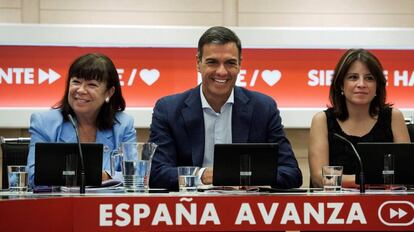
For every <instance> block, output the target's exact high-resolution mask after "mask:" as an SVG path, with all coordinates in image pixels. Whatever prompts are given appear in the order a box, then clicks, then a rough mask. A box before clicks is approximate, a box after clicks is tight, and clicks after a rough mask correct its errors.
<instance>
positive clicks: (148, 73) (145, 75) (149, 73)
mask: <svg viewBox="0 0 414 232" xmlns="http://www.w3.org/2000/svg"><path fill="white" fill-rule="evenodd" d="M139 76H140V77H141V80H143V81H144V82H145V84H147V85H148V86H151V85H152V84H154V83H155V82H156V81H157V80H158V78H159V77H160V72H159V71H158V70H157V69H151V70H148V69H142V70H141V72H139Z"/></svg>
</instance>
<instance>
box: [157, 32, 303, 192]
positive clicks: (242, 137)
mask: <svg viewBox="0 0 414 232" xmlns="http://www.w3.org/2000/svg"><path fill="white" fill-rule="evenodd" d="M241 53H242V49H241V42H240V40H239V38H238V37H237V35H236V34H235V33H234V32H233V31H231V30H230V29H228V28H225V27H212V28H210V29H208V30H207V31H206V32H204V34H203V35H202V36H201V38H200V40H199V42H198V51H197V69H198V71H199V72H200V73H201V76H202V84H201V85H199V86H197V87H195V88H194V89H190V90H188V91H186V92H184V93H181V94H176V95H172V96H167V97H164V98H161V99H160V100H158V101H157V103H156V105H155V107H154V113H153V116H152V123H151V128H150V141H151V142H155V143H156V144H158V148H157V151H156V153H155V155H154V158H153V161H152V168H151V177H150V186H151V187H158V188H160V187H161V188H168V189H171V190H176V189H178V175H177V167H178V166H198V167H203V168H201V169H200V171H199V173H198V175H199V176H200V178H201V181H202V183H203V184H211V183H212V176H213V168H212V166H213V155H214V144H216V143H270V142H277V143H278V144H279V158H278V174H277V186H276V187H278V188H294V187H300V186H301V185H302V173H301V171H300V169H299V167H298V163H297V161H296V158H295V156H294V154H293V151H292V147H291V145H290V143H289V141H288V139H287V138H286V136H285V133H284V131H283V126H282V122H281V121H282V120H281V118H280V114H279V110H278V109H277V106H276V103H275V101H274V100H273V99H272V98H271V97H269V96H266V95H264V94H261V93H258V92H253V91H249V90H247V89H244V88H240V87H236V86H235V83H236V79H237V75H238V73H239V71H240V64H241V60H242V55H241Z"/></svg>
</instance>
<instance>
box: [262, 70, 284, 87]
mask: <svg viewBox="0 0 414 232" xmlns="http://www.w3.org/2000/svg"><path fill="white" fill-rule="evenodd" d="M262 78H263V80H264V81H265V82H266V84H268V85H269V86H274V85H275V84H276V83H277V82H278V81H279V80H280V79H281V78H282V73H281V72H280V71H279V70H272V71H270V70H264V71H263V72H262Z"/></svg>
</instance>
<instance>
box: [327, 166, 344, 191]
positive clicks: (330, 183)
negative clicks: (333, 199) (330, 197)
mask: <svg viewBox="0 0 414 232" xmlns="http://www.w3.org/2000/svg"><path fill="white" fill-rule="evenodd" d="M342 171H343V166H323V167H322V182H323V190H324V191H326V192H336V191H341V189H342Z"/></svg>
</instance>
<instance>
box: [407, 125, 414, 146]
mask: <svg viewBox="0 0 414 232" xmlns="http://www.w3.org/2000/svg"><path fill="white" fill-rule="evenodd" d="M407 128H408V134H409V135H410V139H411V142H412V143H414V124H413V123H409V124H407Z"/></svg>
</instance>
